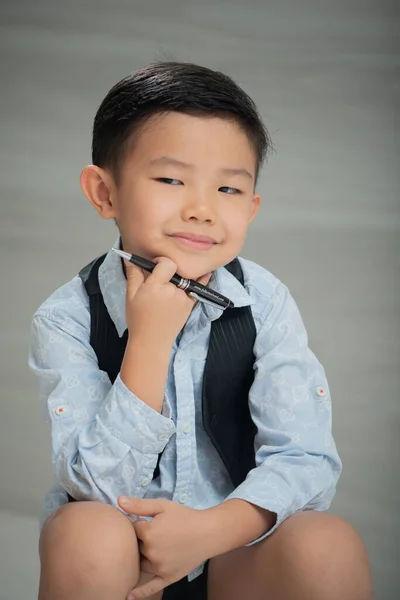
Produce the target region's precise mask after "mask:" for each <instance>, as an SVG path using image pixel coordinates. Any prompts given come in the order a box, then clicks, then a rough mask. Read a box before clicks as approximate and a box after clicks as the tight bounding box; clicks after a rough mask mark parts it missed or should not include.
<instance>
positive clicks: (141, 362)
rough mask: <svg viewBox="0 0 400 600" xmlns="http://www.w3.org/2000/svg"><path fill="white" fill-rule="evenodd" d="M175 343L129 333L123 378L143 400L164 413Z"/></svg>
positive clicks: (121, 374) (123, 365)
mask: <svg viewBox="0 0 400 600" xmlns="http://www.w3.org/2000/svg"><path fill="white" fill-rule="evenodd" d="M171 349H172V344H170V345H169V344H168V343H167V342H166V340H165V339H163V340H160V341H159V343H157V344H155V343H152V341H151V340H150V339H149V338H148V337H147V338H146V339H141V338H139V337H133V336H129V339H128V343H127V346H126V349H125V354H124V358H123V360H122V365H121V371H120V377H121V380H122V381H123V383H124V384H125V385H126V387H127V388H128V389H129V390H130V391H131V392H132V393H133V394H135V396H137V397H138V398H139V399H140V400H142V401H143V402H145V403H146V404H148V406H150V407H151V408H153V409H154V410H156V411H157V412H159V413H161V411H162V405H163V400H164V393H165V385H166V381H167V375H168V367H169V361H170V355H171Z"/></svg>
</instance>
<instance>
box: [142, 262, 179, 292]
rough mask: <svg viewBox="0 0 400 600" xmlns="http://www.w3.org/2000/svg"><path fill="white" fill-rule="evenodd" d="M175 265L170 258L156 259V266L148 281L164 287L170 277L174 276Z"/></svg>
mask: <svg viewBox="0 0 400 600" xmlns="http://www.w3.org/2000/svg"><path fill="white" fill-rule="evenodd" d="M176 270H177V265H176V264H175V263H174V261H173V260H171V259H170V258H166V257H162V258H158V259H157V264H156V266H155V267H154V269H153V272H152V273H151V275H149V278H148V281H149V282H150V280H151V281H152V282H154V283H158V284H159V285H165V284H167V283H169V281H170V280H171V277H172V276H173V275H175V273H176Z"/></svg>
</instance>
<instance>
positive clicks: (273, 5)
mask: <svg viewBox="0 0 400 600" xmlns="http://www.w3.org/2000/svg"><path fill="white" fill-rule="evenodd" d="M9 4H10V6H7V7H6V6H5V5H4V4H3V6H2V7H1V15H0V16H1V19H0V23H1V25H0V52H1V54H0V56H1V63H0V70H1V71H0V77H1V79H0V81H1V89H2V91H1V97H0V102H1V112H0V120H1V166H0V175H1V177H0V191H1V196H0V198H1V221H0V232H1V238H0V244H1V252H0V264H1V281H2V285H1V311H0V331H1V336H0V347H1V361H0V386H1V387H0V390H1V408H0V428H1V429H0V450H1V451H0V469H1V479H0V486H1V488H0V492H1V493H0V509H1V511H0V538H1V546H0V555H1V560H0V580H1V586H0V598H1V599H4V600H5V599H7V600H14V599H17V600H19V599H21V600H22V598H24V600H30V599H34V598H35V596H36V586H37V577H38V561H37V556H36V543H37V516H38V514H39V512H40V508H41V501H42V497H43V494H44V492H45V490H46V488H47V487H48V485H49V483H50V480H51V465H50V459H49V455H50V453H49V438H48V434H47V432H46V429H45V427H44V425H43V418H42V413H41V409H40V407H39V405H38V401H37V399H36V394H35V382H34V380H33V377H32V375H31V374H30V372H29V371H28V367H27V353H28V343H29V326H30V318H31V315H32V313H33V312H34V310H35V309H36V308H37V306H38V305H39V304H40V303H41V302H42V301H43V300H44V299H45V298H46V297H47V296H48V295H49V294H50V293H51V292H52V291H53V290H54V289H55V288H57V287H58V286H60V285H61V284H63V283H64V282H66V281H68V280H69V279H70V278H72V277H73V276H74V275H75V273H76V272H77V271H78V269H79V268H80V267H81V266H83V265H84V264H86V262H87V261H88V260H90V259H91V258H92V257H94V256H95V255H97V254H98V253H100V252H103V251H104V250H106V249H108V248H109V247H110V245H111V244H112V242H113V241H114V239H115V236H116V230H115V228H114V226H113V224H111V223H105V222H103V221H101V220H100V219H99V218H98V217H97V216H96V214H95V213H94V211H93V210H92V209H91V208H90V206H89V204H88V203H87V202H86V200H85V199H84V198H83V196H82V194H81V192H80V189H79V173H80V170H81V168H82V167H83V166H84V165H85V164H86V163H88V162H90V132H91V125H92V119H93V116H94V113H95V110H96V108H97V106H98V105H99V103H100V101H101V100H102V98H103V97H104V95H105V94H106V92H107V91H108V89H109V88H110V87H111V86H112V85H113V84H114V83H115V82H116V81H118V80H119V79H120V78H121V77H123V76H124V75H126V74H128V73H129V72H130V71H132V70H134V69H135V68H137V67H139V66H142V65H144V64H146V63H148V62H150V61H152V60H154V59H157V58H163V57H172V58H176V59H178V60H187V61H193V62H198V63H201V64H203V65H206V66H210V67H212V68H217V69H221V70H223V71H225V72H226V73H227V74H229V75H231V76H232V77H233V78H234V79H235V80H236V81H237V82H238V83H239V84H241V85H242V86H244V88H245V89H246V91H248V92H249V93H250V95H252V96H253V98H254V99H255V101H256V102H257V103H258V105H259V107H260V109H261V111H262V114H263V116H264V118H265V121H266V124H267V126H268V128H269V130H270V133H271V135H272V138H273V140H274V144H275V148H276V153H275V154H274V156H272V157H271V159H270V160H269V164H268V165H267V167H266V168H265V169H264V172H263V176H262V179H261V182H260V191H261V193H262V196H263V207H262V210H261V213H260V215H259V217H258V220H257V221H256V222H255V224H254V226H253V227H252V230H251V232H250V236H249V239H248V243H247V244H246V247H245V249H244V252H243V254H244V256H246V257H248V258H250V259H253V260H255V261H257V262H259V263H261V264H262V265H264V266H266V267H267V268H269V269H270V270H271V271H272V272H273V273H275V274H276V275H277V276H278V277H280V278H281V279H282V280H283V281H284V282H285V283H286V284H287V285H288V286H289V288H290V289H291V291H292V293H293V295H294V296H295V298H296V299H297V302H298V304H299V306H300V309H301V311H302V314H303V318H304V320H305V323H306V325H307V328H308V331H309V334H310V344H311V347H312V348H313V350H314V351H315V352H316V354H317V355H318V357H319V358H320V360H321V361H322V362H323V364H324V366H325V368H326V371H327V374H328V378H329V381H330V385H331V388H332V392H333V398H334V431H335V437H336V441H337V444H338V447H339V450H340V453H341V456H342V458H343V461H344V473H343V476H342V478H341V481H340V485H339V489H338V493H337V496H336V499H335V501H334V503H333V507H332V510H333V511H334V512H335V513H337V514H339V515H341V516H342V517H344V518H345V519H348V520H349V521H350V522H351V523H352V524H353V525H354V526H355V527H356V528H357V529H358V530H359V532H360V533H361V535H362V537H363V539H364V540H365V543H366V544H367V547H368V550H369V553H370V558H371V562H372V567H373V575H374V580H375V585H376V590H377V598H378V599H382V600H389V599H393V600H394V599H395V598H396V599H397V598H398V597H399V590H400V582H399V576H398V574H397V570H396V558H395V554H396V551H397V552H398V551H399V543H398V540H399V534H400V527H399V509H398V502H399V496H398V489H399V486H398V483H399V471H398V466H397V463H398V457H399V449H400V448H399V385H400V377H399V370H400V365H399V351H400V320H399V318H398V317H399V308H400V307H399V291H400V290H399V256H400V252H399V250H400V238H399V230H400V210H399V181H398V168H399V145H398V144H399V142H398V135H399V120H398V115H399V113H398V101H399V82H398V79H397V78H396V74H397V76H398V67H399V58H400V56H399V44H398V41H397V40H398V38H399V33H400V32H399V18H398V17H399V14H398V12H396V11H397V10H398V9H395V3H394V2H393V3H387V2H386V3H385V2H382V0H380V1H379V0H376V1H375V2H371V1H368V0H365V1H362V0H359V1H356V0H347V1H345V0H340V1H337V0H336V1H335V2H332V1H317V0H307V1H304V0H300V1H296V0H290V1H289V0H279V1H278V0H250V1H248V2H246V3H241V2H239V1H237V0H230V1H228V0H225V1H224V0H207V1H205V0H202V2H201V3H200V2H197V3H194V2H193V3H191V2H187V1H183V0H175V1H172V0H167V1H164V2H162V1H161V0H158V1H157V2H154V1H151V0H147V1H128V0H118V1H116V0H114V1H113V2H105V1H104V0H101V1H96V2H94V1H92V2H91V1H89V0H81V1H78V0H69V1H68V2H61V1H54V0H53V1H50V0H35V2H28V0H26V1H25V2H22V1H21V0H20V1H15V2H14V3H12V5H11V3H9Z"/></svg>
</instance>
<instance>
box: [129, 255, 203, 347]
mask: <svg viewBox="0 0 400 600" xmlns="http://www.w3.org/2000/svg"><path fill="white" fill-rule="evenodd" d="M156 262H157V266H156V267H155V269H154V270H153V272H152V273H150V274H148V273H144V272H143V270H142V269H140V268H139V267H137V266H136V265H133V264H132V263H130V262H128V261H125V265H126V276H127V292H126V321H127V325H128V331H129V337H130V338H135V339H136V340H146V343H149V342H150V344H151V343H153V342H154V343H156V344H164V342H165V343H166V344H168V345H171V346H172V344H173V343H174V340H175V338H176V337H177V335H178V333H179V332H180V331H181V329H182V328H183V327H184V325H185V323H186V321H187V320H188V318H189V315H190V313H191V311H192V309H193V306H194V304H195V300H193V298H191V297H190V296H189V295H188V294H186V292H184V291H183V290H180V289H179V288H177V287H176V286H175V285H174V284H173V283H170V279H171V277H172V276H173V275H174V274H175V273H176V270H177V265H176V264H175V263H174V262H173V261H172V260H170V259H169V258H165V257H162V258H159V259H158V260H156ZM209 279H210V274H209V273H208V274H207V275H204V276H203V277H201V278H199V280H198V281H199V282H200V283H203V284H204V285H206V284H207V283H208V281H209Z"/></svg>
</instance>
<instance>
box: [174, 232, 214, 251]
mask: <svg viewBox="0 0 400 600" xmlns="http://www.w3.org/2000/svg"><path fill="white" fill-rule="evenodd" d="M171 237H173V238H174V239H175V240H176V241H177V242H179V243H180V244H183V245H184V246H188V247H189V248H196V249H197V250H208V249H209V248H211V247H212V246H215V244H218V242H217V240H215V239H214V238H212V237H209V236H208V235H198V234H195V233H184V232H178V233H173V234H172V235H171Z"/></svg>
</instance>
